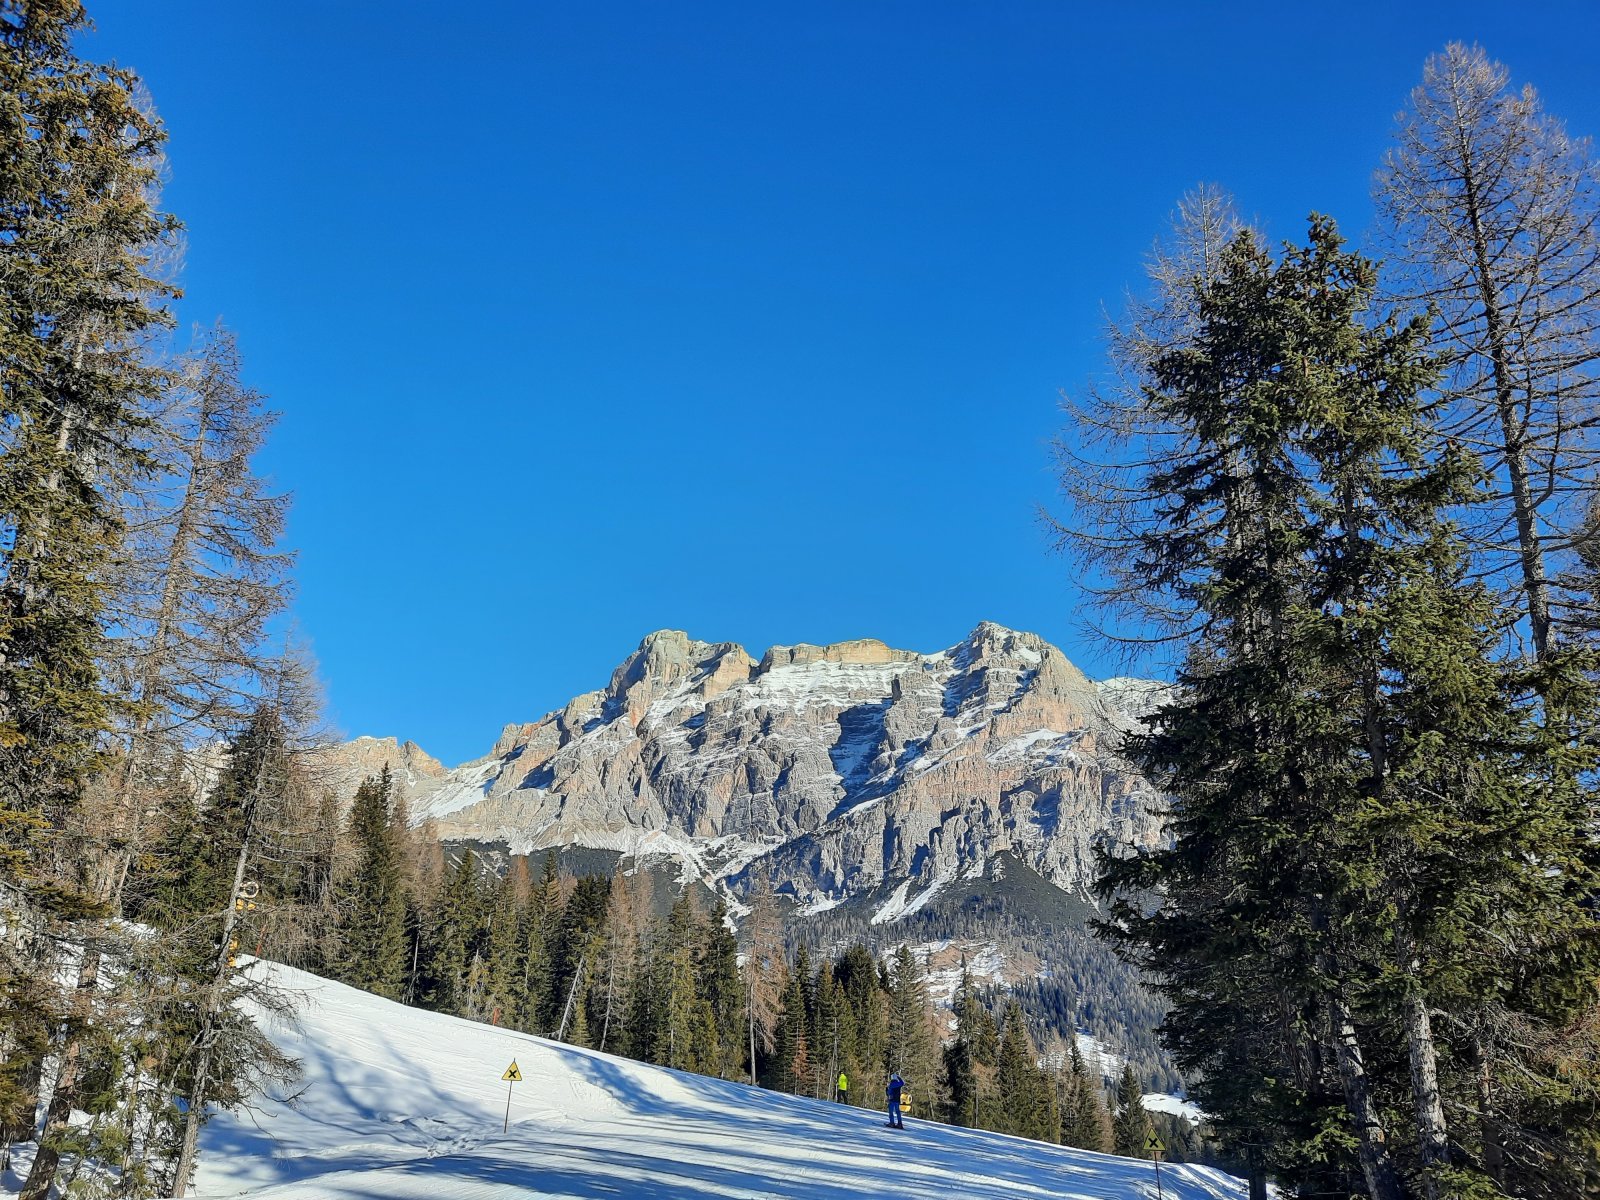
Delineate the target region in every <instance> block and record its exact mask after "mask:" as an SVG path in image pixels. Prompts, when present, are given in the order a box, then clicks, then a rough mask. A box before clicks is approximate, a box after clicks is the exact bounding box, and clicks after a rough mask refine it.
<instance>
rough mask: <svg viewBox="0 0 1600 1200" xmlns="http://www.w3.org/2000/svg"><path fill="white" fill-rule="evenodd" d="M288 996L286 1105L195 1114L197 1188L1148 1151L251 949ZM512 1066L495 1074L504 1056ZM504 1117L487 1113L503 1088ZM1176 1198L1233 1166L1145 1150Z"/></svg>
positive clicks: (1034, 1163) (479, 1190)
mask: <svg viewBox="0 0 1600 1200" xmlns="http://www.w3.org/2000/svg"><path fill="white" fill-rule="evenodd" d="M254 969H256V970H267V971H270V972H272V973H273V974H274V975H275V976H277V978H278V981H279V982H281V983H282V984H284V985H285V986H287V987H290V988H292V989H294V990H295V991H297V992H299V993H300V994H302V996H303V997H304V1004H303V1008H302V1014H301V1017H300V1019H299V1021H298V1022H297V1027H295V1028H289V1027H285V1026H277V1027H273V1028H272V1033H273V1036H274V1038H275V1040H276V1041H277V1042H278V1043H279V1045H281V1046H282V1047H283V1048H284V1049H285V1050H287V1051H289V1052H290V1053H292V1054H294V1055H296V1056H298V1057H299V1058H300V1059H301V1060H302V1061H303V1062H304V1064H305V1077H304V1079H303V1080H302V1081H301V1084H300V1088H299V1091H300V1096H299V1099H298V1101H297V1102H296V1103H295V1104H294V1105H293V1106H290V1105H287V1104H284V1103H281V1102H278V1101H268V1102H265V1103H263V1104H262V1105H261V1106H260V1107H259V1108H258V1109H257V1110H256V1111H254V1112H253V1113H244V1114H237V1115H235V1114H222V1115H220V1116H218V1117H216V1118H215V1119H214V1120H213V1121H212V1122H211V1123H210V1124H209V1125H208V1126H207V1128H206V1131H205V1134H204V1138H203V1142H202V1154H201V1160H200V1172H199V1177H198V1180H197V1184H196V1188H195V1190H194V1192H192V1193H191V1194H192V1195H195V1196H198V1197H202V1198H205V1200H218V1198H220V1197H225V1196H241V1195H248V1196H258V1197H262V1198H263V1200H267V1198H270V1200H376V1198H377V1197H394V1198H397V1200H502V1198H504V1200H510V1198H511V1197H517V1198H518V1200H529V1198H537V1197H575V1198H582V1200H769V1198H770V1200H777V1198H779V1197H782V1198H783V1200H860V1198H861V1197H862V1196H872V1195H879V1194H887V1193H895V1194H900V1193H903V1194H908V1195H918V1196H933V1197H942V1196H949V1197H963V1198H967V1200H1045V1198H1046V1197H1049V1198H1060V1200H1133V1198H1139V1200H1143V1198H1144V1197H1146V1196H1154V1195H1155V1187H1154V1177H1153V1176H1152V1174H1151V1168H1150V1165H1149V1164H1148V1163H1141V1162H1137V1161H1134V1160H1131V1159H1124V1158H1113V1157H1111V1156H1109V1155H1100V1154H1088V1153H1085V1152H1083V1151H1077V1150H1065V1149H1062V1148H1060V1147H1057V1146H1047V1145H1042V1144H1040V1143H1038V1142H1029V1141H1024V1140H1022V1139H1019V1138H1010V1137H1004V1136H1001V1135H999V1134H990V1133H978V1132H974V1131H971V1130H964V1129H952V1128H948V1127H946V1126H942V1125H931V1124H928V1123H925V1122H922V1121H917V1120H914V1119H913V1120H910V1121H908V1122H907V1127H906V1130H905V1132H903V1133H901V1132H898V1131H891V1130H888V1129H885V1128H884V1127H883V1125H882V1121H881V1114H878V1113H875V1112H871V1111H868V1110H864V1109H853V1108H845V1107H841V1106H838V1105H833V1104H829V1103H826V1102H824V1101H815V1100H803V1099H799V1098H797V1097H793V1096H784V1095H779V1094H777V1093H773V1092H767V1091H761V1090H758V1089H754V1088H749V1087H746V1086H744V1085H742V1084H736V1083H725V1082H721V1081H719V1080H714V1079H706V1078H703V1077H701V1076H697V1075H687V1074H682V1073H679V1072H676V1071H668V1070H665V1069H662V1068H659V1067H651V1066H646V1065H644V1064H642V1063H635V1062H631V1061H629V1060H627V1059H621V1058H614V1057H612V1056H610V1055H606V1054H600V1053H598V1052H596V1051H591V1050H582V1049H578V1048H576V1047H572V1046H564V1045H561V1044H559V1043H553V1042H549V1041H545V1040H543V1039H541V1038H535V1037H531V1036H529V1035H527V1034H519V1033H512V1032H509V1031H506V1030H503V1029H496V1028H494V1027H492V1026H488V1025H479V1024H475V1023H473V1022H470V1021H462V1020H458V1019H456V1018H454V1017H446V1016H441V1015H438V1014H435V1013H427V1012H422V1011H420V1010H418V1009H410V1008H406V1007H404V1006H402V1005H399V1004H394V1003H391V1002H390V1001H387V1000H380V999H378V998H377V997H375V996H370V995H368V994H366V993H365V992H359V991H356V990H354V989H352V988H348V987H344V986H342V985H340V984H335V983H329V982H327V981H325V980H322V979H318V978H317V977H316V976H313V975H307V974H304V973H301V972H298V971H293V970H290V969H288V968H286V967H279V966H274V965H271V964H259V965H258V966H256V967H255V968H254ZM512 1059H515V1060H516V1061H517V1064H518V1066H519V1067H520V1068H521V1072H522V1076H523V1082H521V1083H515V1084H509V1085H508V1084H506V1083H503V1082H501V1079H500V1076H501V1074H502V1072H504V1071H505V1069H506V1068H507V1066H508V1065H509V1064H510V1062H511V1060H512ZM508 1087H509V1088H510V1090H511V1124H510V1129H509V1131H508V1132H505V1133H502V1132H501V1125H502V1122H503V1121H504V1120H505V1115H506V1093H507V1089H508ZM1161 1181H1162V1185H1163V1187H1164V1189H1165V1194H1166V1195H1167V1196H1170V1197H1175V1198H1176V1200H1236V1198H1242V1197H1243V1196H1244V1195H1245V1192H1244V1189H1243V1185H1242V1184H1240V1183H1239V1181H1237V1180H1235V1179H1232V1178H1230V1177H1228V1176H1226V1175H1223V1174H1221V1173H1219V1172H1216V1171H1212V1170H1209V1169H1207V1168H1203V1167H1192V1166H1173V1167H1163V1168H1162V1171H1161Z"/></svg>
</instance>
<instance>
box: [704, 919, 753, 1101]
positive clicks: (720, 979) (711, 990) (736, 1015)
mask: <svg viewBox="0 0 1600 1200" xmlns="http://www.w3.org/2000/svg"><path fill="white" fill-rule="evenodd" d="M728 925H729V920H728V907H727V904H726V902H725V901H723V900H721V899H719V900H718V901H717V903H716V906H715V907H714V908H713V909H712V910H711V913H710V914H709V915H708V916H707V918H706V923H705V929H704V933H703V939H702V940H703V942H704V945H703V949H702V953H701V956H700V961H699V978H698V980H697V983H696V991H697V992H698V993H699V995H700V996H702V997H703V998H704V1000H705V1002H706V1005H707V1012H706V1018H707V1020H708V1021H709V1026H708V1029H709V1032H710V1035H711V1036H712V1045H711V1046H710V1047H709V1048H708V1053H707V1059H706V1068H705V1069H706V1073H707V1074H715V1075H716V1076H717V1077H718V1078H719V1079H733V1078H734V1077H736V1076H737V1075H738V1074H739V1068H740V1066H741V1064H742V1063H743V1062H744V1041H745V1038H744V1033H745V1030H744V985H743V982H742V981H741V980H740V978H739V943H738V939H737V938H735V937H734V934H733V931H732V930H731V929H730V928H729V927H728Z"/></svg>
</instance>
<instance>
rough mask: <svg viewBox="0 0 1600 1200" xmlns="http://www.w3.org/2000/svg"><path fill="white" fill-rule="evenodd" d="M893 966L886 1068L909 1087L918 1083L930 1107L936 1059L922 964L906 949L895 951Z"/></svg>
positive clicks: (902, 947)
mask: <svg viewBox="0 0 1600 1200" xmlns="http://www.w3.org/2000/svg"><path fill="white" fill-rule="evenodd" d="M893 964H894V965H893V972H892V975H891V979H892V984H891V988H890V993H889V1023H888V1037H887V1040H886V1041H885V1043H884V1068H885V1071H886V1072H888V1071H899V1072H900V1074H901V1077H902V1078H904V1079H905V1080H906V1082H907V1083H915V1084H916V1085H917V1088H918V1091H919V1093H921V1094H922V1095H923V1096H924V1103H928V1102H931V1101H932V1100H933V1099H934V1091H935V1083H934V1081H935V1078H936V1076H935V1071H934V1063H935V1061H936V1059H935V1056H934V1046H933V1037H932V1034H931V1033H930V1031H929V1022H930V1020H931V1017H932V1014H933V1008H932V1005H931V1004H930V1003H929V1001H928V989H927V985H926V984H925V983H924V982H923V976H922V964H921V963H919V962H918V961H917V958H916V955H914V954H912V953H911V950H910V948H909V947H907V946H904V945H902V946H901V947H900V948H899V949H898V950H896V951H895V954H894V959H893Z"/></svg>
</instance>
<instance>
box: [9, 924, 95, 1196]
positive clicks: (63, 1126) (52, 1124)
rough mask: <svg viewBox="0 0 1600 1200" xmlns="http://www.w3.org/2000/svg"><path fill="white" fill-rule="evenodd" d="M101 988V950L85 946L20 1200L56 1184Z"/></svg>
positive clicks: (43, 1193)
mask: <svg viewBox="0 0 1600 1200" xmlns="http://www.w3.org/2000/svg"><path fill="white" fill-rule="evenodd" d="M99 986H100V951H99V950H98V949H95V948H93V947H90V946H85V947H84V951H83V962H82V963H81V964H79V967H78V986H77V989H76V990H75V991H74V993H73V998H72V1007H73V1013H72V1016H71V1018H70V1019H69V1020H68V1021H67V1022H66V1028H65V1030H64V1031H63V1041H62V1047H61V1069H60V1070H59V1071H57V1072H56V1082H55V1087H54V1088H53V1089H52V1090H51V1092H50V1103H49V1104H47V1105H46V1106H45V1113H44V1127H43V1128H42V1129H41V1130H40V1131H39V1149H38V1151H37V1152H36V1153H35V1154H34V1156H33V1167H32V1169H30V1170H29V1172H28V1178H27V1181H26V1182H25V1183H24V1184H23V1185H22V1192H21V1194H20V1195H19V1196H18V1197H17V1200H44V1198H45V1197H47V1196H48V1195H49V1194H50V1188H51V1185H52V1184H53V1183H54V1182H55V1176H56V1170H57V1168H58V1167H59V1166H60V1162H61V1151H60V1150H59V1149H58V1146H59V1144H60V1142H61V1139H62V1137H64V1136H65V1134H66V1132H67V1130H68V1128H69V1127H70V1126H71V1123H72V1109H73V1101H74V1100H76V1099H77V1095H78V1074H79V1060H80V1059H81V1058H82V1055H83V1034H84V1031H85V1030H86V1029H88V1028H90V1027H91V1026H92V1024H93V1021H94V998H95V994H96V993H97V992H98V991H99Z"/></svg>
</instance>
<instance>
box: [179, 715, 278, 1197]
mask: <svg viewBox="0 0 1600 1200" xmlns="http://www.w3.org/2000/svg"><path fill="white" fill-rule="evenodd" d="M269 751H270V741H269V742H268V744H267V745H264V746H263V747H262V750H261V758H260V761H259V762H258V763H257V765H256V783H255V788H254V790H253V792H252V795H251V797H250V804H249V807H248V808H247V809H246V811H245V814H244V836H243V837H242V838H241V839H240V841H239V857H238V858H237V859H236V860H235V862H234V867H233V887H232V888H231V889H230V890H229V892H228V907H227V908H226V909H225V910H224V912H223V914H222V945H221V946H220V947H219V948H218V950H217V961H216V967H215V968H214V970H213V972H212V976H211V987H210V989H209V990H208V992H207V994H206V1004H205V1011H204V1013H203V1014H202V1018H201V1024H200V1032H199V1034H198V1036H197V1037H196V1038H195V1049H196V1051H197V1053H198V1055H199V1057H198V1058H197V1059H196V1062H195V1069H194V1082H193V1084H192V1085H191V1087H190V1089H189V1109H188V1111H187V1112H186V1113H184V1118H183V1144H182V1147H181V1149H180V1150H179V1151H178V1166H177V1170H176V1172H175V1174H174V1177H173V1181H172V1195H173V1197H174V1200H182V1197H183V1195H184V1193H185V1192H187V1191H188V1188H189V1177H190V1176H191V1175H193V1174H194V1160H195V1150H196V1147H197V1145H198V1143H199V1140H200V1125H201V1123H202V1122H203V1121H204V1120H205V1107H206V1087H207V1085H209V1084H210V1082H211V1050H212V1045H213V1043H214V1042H215V1041H216V1024H215V1022H216V1018H217V1012H218V1010H219V1009H220V1008H221V1007H222V988H223V984H225V983H226V982H227V979H228V972H229V970H230V967H229V963H228V959H229V957H230V956H231V955H232V953H233V949H232V943H233V931H234V929H235V927H236V925H237V923H238V919H239V909H240V904H241V900H242V898H243V895H242V894H243V890H244V873H245V867H246V865H247V864H248V863H249V861H250V838H251V834H252V833H253V832H254V829H255V819H256V809H257V807H258V806H259V805H260V803H261V793H262V791H263V790H264V788H265V782H266V781H265V775H266V761H267V757H268V753H269Z"/></svg>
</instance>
